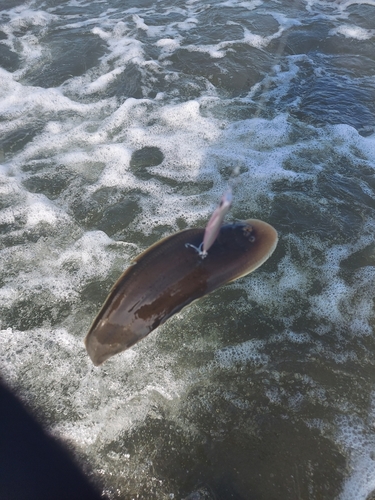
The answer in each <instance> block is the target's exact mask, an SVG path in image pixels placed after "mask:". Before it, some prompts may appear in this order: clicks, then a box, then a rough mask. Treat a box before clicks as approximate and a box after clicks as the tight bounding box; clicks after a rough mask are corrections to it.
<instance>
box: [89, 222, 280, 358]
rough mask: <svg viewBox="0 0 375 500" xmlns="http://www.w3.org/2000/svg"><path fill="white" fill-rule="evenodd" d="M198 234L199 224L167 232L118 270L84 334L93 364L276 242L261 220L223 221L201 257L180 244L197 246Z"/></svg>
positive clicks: (247, 266)
mask: <svg viewBox="0 0 375 500" xmlns="http://www.w3.org/2000/svg"><path fill="white" fill-rule="evenodd" d="M203 235H204V228H194V229H187V230H185V231H180V232H178V233H175V234H172V235H171V236H168V237H167V238H164V239H162V240H160V241H159V242H157V243H155V244H154V245H152V246H151V247H150V248H148V249H147V250H146V251H145V252H143V253H142V254H141V255H139V256H138V257H137V258H136V259H135V261H134V263H133V264H132V265H131V266H130V267H129V268H128V269H127V270H126V271H125V272H124V273H123V274H122V275H121V276H120V278H119V279H118V280H117V282H116V283H115V285H114V286H113V288H112V290H111V292H110V294H109V296H108V298H107V299H106V301H105V303H104V305H103V307H102V309H101V310H100V312H99V314H98V316H97V317H96V319H95V320H94V322H93V324H92V326H91V328H90V331H89V333H88V334H87V336H86V339H85V344H86V349H87V351H88V353H89V355H90V357H91V359H92V361H93V363H94V364H95V365H99V364H101V363H103V361H105V360H106V359H108V358H109V357H111V356H113V355H114V354H116V353H118V352H121V351H124V350H125V349H127V348H129V347H131V346H132V345H133V344H135V343H136V342H138V341H139V340H141V339H142V338H143V337H145V336H146V335H147V334H149V333H150V332H151V331H152V330H154V329H155V328H157V327H158V326H159V325H160V324H161V323H163V322H164V321H166V320H167V319H168V318H169V317H171V316H172V315H173V314H175V313H177V312H178V311H180V310H181V309H182V308H183V307H185V306H187V305H188V304H190V303H191V302H193V301H194V300H196V299H198V298H200V297H203V296H204V295H207V294H208V293H210V292H212V291H213V290H215V289H216V288H218V287H220V286H221V285H224V284H225V283H228V282H230V281H234V280H235V279H238V278H240V277H241V276H244V275H246V274H248V273H250V272H251V271H254V270H255V269H256V268H257V267H259V266H260V265H261V264H263V262H264V261H265V260H267V259H268V257H269V256H270V255H271V254H272V252H273V250H274V249H275V247H276V244H277V233H276V231H275V229H273V227H272V226H270V225H269V224H267V223H265V222H262V221H258V220H248V221H244V222H240V223H235V224H226V225H224V226H222V227H221V229H220V233H219V235H218V238H217V239H216V241H215V242H214V244H213V245H212V247H211V248H210V250H209V252H208V255H207V257H206V258H205V259H202V258H201V257H200V256H199V254H198V252H197V251H196V250H195V249H194V248H192V247H191V246H186V244H189V245H194V246H195V247H198V246H199V245H200V243H201V242H202V239H203Z"/></svg>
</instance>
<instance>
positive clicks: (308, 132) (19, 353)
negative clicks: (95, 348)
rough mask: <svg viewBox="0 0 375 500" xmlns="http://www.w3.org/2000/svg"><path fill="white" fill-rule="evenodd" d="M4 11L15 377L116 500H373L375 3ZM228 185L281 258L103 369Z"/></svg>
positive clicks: (163, 1)
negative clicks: (149, 265) (114, 328)
mask: <svg viewBox="0 0 375 500" xmlns="http://www.w3.org/2000/svg"><path fill="white" fill-rule="evenodd" d="M1 7H2V9H1V11H0V66H1V68H0V141H1V143H0V162H1V165H0V248H1V250H0V287H1V288H0V309H1V313H0V322H1V324H0V328H1V334H0V360H1V364H0V372H1V376H2V378H3V379H5V381H6V382H7V383H8V384H9V385H10V386H11V387H12V388H13V389H14V391H15V392H16V393H17V394H18V395H19V396H20V397H21V398H22V399H23V400H24V401H25V403H26V404H27V405H28V406H29V408H32V409H33V410H34V411H35V412H36V414H37V415H38V418H39V421H40V422H41V423H42V424H43V425H44V427H45V428H46V429H48V430H49V431H50V432H51V433H52V434H53V435H55V436H57V437H58V438H60V439H61V440H62V441H63V442H64V443H65V444H66V446H68V447H69V449H70V450H71V451H72V453H73V454H74V455H75V457H76V459H77V460H78V461H79V463H80V464H81V466H82V467H83V468H84V470H86V471H87V474H88V475H89V476H90V478H91V480H93V481H94V482H95V483H97V484H99V485H100V487H101V488H102V491H103V494H104V495H105V496H106V497H108V498H110V499H133V498H142V499H173V498H174V499H189V500H193V499H194V500H199V499H229V498H233V499H254V500H255V499H256V500H270V499H281V498H283V499H288V500H289V499H291V500H292V499H327V500H332V499H338V500H366V499H367V500H369V499H372V498H374V495H375V493H374V491H375V361H374V360H375V339H374V325H375V318H374V295H375V287H374V285H375V267H374V266H375V229H374V222H375V220H374V218H375V133H374V130H375V79H374V75H375V25H374V19H375V1H374V0H342V1H339V0H337V1H331V0H330V1H328V0H327V1H324V0H301V1H297V0H295V1H286V0H282V1H277V0H273V1H272V0H248V1H246V0H245V1H241V0H223V1H220V0H218V1H216V2H209V1H208V0H200V1H198V0H186V1H182V0H159V1H150V0H137V1H133V0H128V1H125V0H124V1H121V0H106V1H102V0H98V1H95V0H90V1H84V0H68V1H66V2H58V1H56V0H29V1H23V0H2V2H1ZM234 172H237V174H238V175H237V177H236V178H235V179H234V181H235V182H234V188H233V195H234V203H233V207H232V210H231V213H230V216H228V217H227V220H228V221H230V220H231V219H232V220H234V219H245V218H259V219H262V220H264V221H266V222H268V223H270V224H272V225H273V226H274V227H275V228H276V229H277V231H278V233H279V236H280V241H279V244H278V247H277V249H276V251H275V253H274V254H273V256H272V257H271V258H270V259H269V261H268V262H267V263H266V264H265V265H264V266H262V267H261V268H260V269H258V270H257V271H256V272H254V274H252V275H250V276H247V277H245V278H243V279H241V280H239V281H237V282H235V283H233V284H231V285H228V286H226V287H223V288H221V289H220V290H217V291H216V292H215V293H213V294H212V295H210V296H208V297H206V298H205V299H203V300H201V301H199V302H196V303H194V304H193V305H192V306H191V307H190V308H188V309H185V310H183V311H182V312H180V313H179V314H176V315H175V316H174V317H173V318H171V319H170V320H169V321H168V322H167V323H166V324H165V325H163V326H161V327H159V328H158V329H157V330H156V331H154V332H153V333H152V334H150V335H149V336H148V337H147V338H146V339H145V340H143V341H142V342H140V343H139V344H137V345H136V346H135V347H133V348H132V349H130V350H128V351H126V352H124V353H122V354H120V355H117V356H115V357H113V358H111V359H110V360H109V361H107V362H106V363H105V364H104V365H103V366H101V367H99V368H95V367H93V365H92V363H91V361H90V359H89V358H88V356H87V353H86V351H85V348H84V344H83V339H84V337H85V335H86V333H87V331H88V329H89V327H90V324H91V322H92V320H93V319H94V317H95V315H96V314H97V312H98V310H99V307H100V306H101V304H102V303H103V301H104V299H105V297H106V295H107V293H108V291H109V290H110V288H111V285H112V284H113V282H114V281H115V280H116V279H117V277H118V276H119V275H120V274H121V272H122V271H123V270H124V269H126V267H127V266H128V265H129V264H130V263H131V260H132V259H133V258H134V257H135V256H136V255H137V254H138V253H140V252H142V251H143V250H145V249H146V248H147V247H148V246H149V245H151V244H152V243H154V242H156V241H157V240H158V239H160V238H162V237H164V236H167V235H169V234H171V233H173V232H175V231H178V230H181V229H184V228H188V227H194V226H204V225H205V224H206V222H207V220H208V218H209V217H210V215H211V213H212V211H213V210H214V208H215V207H216V204H217V202H218V200H219V199H220V197H221V195H222V193H223V192H224V190H225V189H226V187H227V185H228V181H229V180H230V179H232V180H233V173H234ZM166 264H167V263H166Z"/></svg>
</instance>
